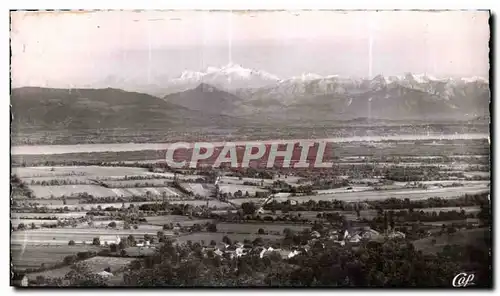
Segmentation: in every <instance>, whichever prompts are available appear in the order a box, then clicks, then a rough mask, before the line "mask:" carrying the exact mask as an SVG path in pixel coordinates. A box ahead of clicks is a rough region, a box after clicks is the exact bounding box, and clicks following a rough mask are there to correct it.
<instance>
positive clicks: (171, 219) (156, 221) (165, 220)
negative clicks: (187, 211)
mask: <svg viewBox="0 0 500 296" xmlns="http://www.w3.org/2000/svg"><path fill="white" fill-rule="evenodd" d="M144 218H145V219H146V220H147V221H148V222H147V223H148V224H151V225H159V226H163V225H164V224H169V223H174V224H177V223H179V224H181V225H182V226H190V225H193V224H195V223H198V224H205V223H207V222H212V220H210V219H189V217H187V216H180V215H167V216H150V217H144Z"/></svg>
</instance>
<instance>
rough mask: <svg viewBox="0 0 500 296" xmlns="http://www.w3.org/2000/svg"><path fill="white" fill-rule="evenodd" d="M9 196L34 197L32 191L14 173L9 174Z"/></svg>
mask: <svg viewBox="0 0 500 296" xmlns="http://www.w3.org/2000/svg"><path fill="white" fill-rule="evenodd" d="M10 196H11V198H12V197H25V198H35V195H34V194H33V191H32V190H31V189H29V188H28V185H26V183H24V182H23V181H22V180H21V179H20V178H19V177H18V176H17V175H16V174H12V175H10Z"/></svg>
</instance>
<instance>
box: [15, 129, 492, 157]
mask: <svg viewBox="0 0 500 296" xmlns="http://www.w3.org/2000/svg"><path fill="white" fill-rule="evenodd" d="M488 138H489V135H488V134H426V135H390V136H362V137H338V138H324V139H296V140H265V141H241V142H237V141H236V142H231V143H234V144H235V145H245V144H252V143H264V144H271V143H279V144H285V143H294V142H295V143H297V142H299V141H303V142H316V143H317V142H322V141H325V142H332V143H344V142H380V141H417V140H479V139H488ZM212 144H214V145H216V146H222V145H223V144H224V142H214V143H212ZM170 145H172V143H118V144H116V143H111V144H77V145H23V146H13V147H12V149H11V154H12V155H50V154H65V153H91V152H125V151H142V150H165V149H167V148H168V147H169V146H170Z"/></svg>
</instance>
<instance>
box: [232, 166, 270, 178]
mask: <svg viewBox="0 0 500 296" xmlns="http://www.w3.org/2000/svg"><path fill="white" fill-rule="evenodd" d="M274 174H275V173H274V172H273V171H272V170H269V169H258V168H252V167H249V168H231V173H229V174H228V176H231V177H238V178H239V177H241V178H253V179H273V178H274Z"/></svg>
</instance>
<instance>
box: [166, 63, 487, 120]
mask: <svg viewBox="0 0 500 296" xmlns="http://www.w3.org/2000/svg"><path fill="white" fill-rule="evenodd" d="M170 83H171V84H168V85H169V86H170V85H173V86H172V87H167V89H169V90H171V91H173V92H174V93H168V94H167V95H166V96H164V97H163V98H164V99H165V100H166V101H167V102H172V103H175V104H177V105H181V106H184V107H186V108H189V109H193V110H199V111H204V112H206V113H211V114H225V115H230V116H236V117H252V118H256V117H257V118H260V119H264V118H267V119H269V118H270V119H276V120H286V119H289V120H300V119H302V120H318V119H319V118H318V117H320V118H321V119H324V120H335V119H337V120H339V119H340V120H348V119H352V118H358V117H367V118H380V119H394V120H405V119H424V120H434V119H462V118H469V119H470V118H474V117H477V116H485V115H488V114H489V101H490V92H489V83H488V81H487V80H486V79H483V78H480V77H471V78H459V79H458V78H446V79H438V78H435V77H432V76H428V75H415V74H411V73H406V74H405V75H403V76H389V77H385V76H382V75H378V76H375V77H374V78H372V79H367V78H350V77H340V76H337V75H329V76H321V75H317V74H312V73H308V74H303V75H301V76H299V77H292V78H289V79H279V78H278V77H277V76H276V75H272V74H269V73H267V72H265V71H258V70H251V69H246V68H243V67H241V66H240V65H234V64H230V65H227V66H224V67H221V68H213V67H210V68H209V69H207V71H204V72H190V71H184V72H183V73H182V75H181V76H180V77H178V78H175V79H173V80H171V82H170ZM242 85H243V86H245V87H242Z"/></svg>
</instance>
